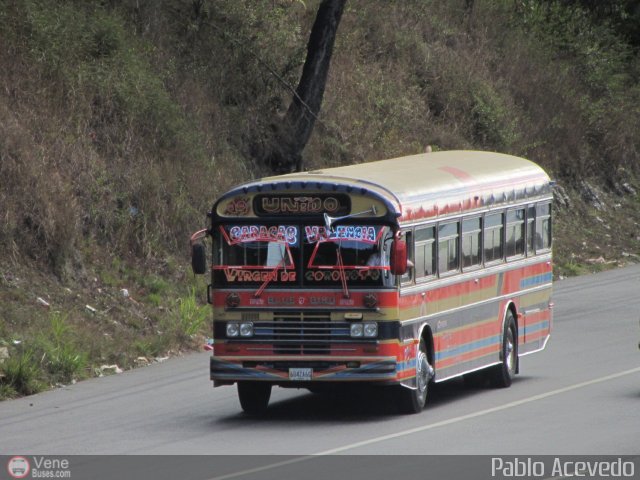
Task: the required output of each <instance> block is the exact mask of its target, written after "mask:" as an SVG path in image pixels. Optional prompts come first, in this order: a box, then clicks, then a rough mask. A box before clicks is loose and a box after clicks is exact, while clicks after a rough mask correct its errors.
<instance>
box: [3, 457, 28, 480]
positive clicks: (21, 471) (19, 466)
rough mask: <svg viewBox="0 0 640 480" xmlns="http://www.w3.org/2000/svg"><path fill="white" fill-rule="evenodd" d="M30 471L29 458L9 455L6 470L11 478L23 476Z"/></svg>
mask: <svg viewBox="0 0 640 480" xmlns="http://www.w3.org/2000/svg"><path fill="white" fill-rule="evenodd" d="M30 471H31V465H29V460H27V459H26V458H24V457H11V458H10V459H9V462H8V463H7V472H9V475H11V477H12V478H25V477H26V476H27V475H29V472H30Z"/></svg>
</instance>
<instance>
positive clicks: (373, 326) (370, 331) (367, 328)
mask: <svg viewBox="0 0 640 480" xmlns="http://www.w3.org/2000/svg"><path fill="white" fill-rule="evenodd" d="M364 336H365V337H367V338H374V337H377V336H378V324H377V323H376V322H367V323H365V324H364Z"/></svg>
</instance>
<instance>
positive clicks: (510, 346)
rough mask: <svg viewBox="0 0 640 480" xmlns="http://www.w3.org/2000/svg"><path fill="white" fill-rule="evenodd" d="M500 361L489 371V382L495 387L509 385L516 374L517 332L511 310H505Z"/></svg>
mask: <svg viewBox="0 0 640 480" xmlns="http://www.w3.org/2000/svg"><path fill="white" fill-rule="evenodd" d="M500 357H501V362H500V364H499V365H496V366H495V367H493V371H492V372H491V383H492V385H493V386H494V387H497V388H506V387H510V386H511V382H512V381H513V378H514V377H515V376H516V366H517V363H518V334H517V330H516V321H515V317H514V316H513V312H512V311H511V310H507V314H506V317H505V321H504V330H503V332H502V351H501V355H500Z"/></svg>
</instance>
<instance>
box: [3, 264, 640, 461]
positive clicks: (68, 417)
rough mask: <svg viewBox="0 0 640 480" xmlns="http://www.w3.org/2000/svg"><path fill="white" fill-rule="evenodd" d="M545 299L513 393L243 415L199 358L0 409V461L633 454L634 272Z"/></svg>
mask: <svg viewBox="0 0 640 480" xmlns="http://www.w3.org/2000/svg"><path fill="white" fill-rule="evenodd" d="M554 301H555V304H556V311H555V321H554V330H553V332H552V338H551V340H550V342H549V344H548V346H547V349H546V350H545V351H543V352H541V353H538V354H535V355H531V356H528V357H525V358H523V359H522V361H521V374H520V375H519V376H518V377H517V378H516V381H514V383H513V385H512V387H511V388H509V389H503V390H494V389H489V388H486V389H484V388H479V389H469V388H466V387H465V386H464V385H463V384H462V382H460V381H452V382H449V383H445V384H439V385H436V386H435V388H433V389H432V391H431V397H430V400H429V403H428V406H427V409H426V410H425V411H424V412H423V413H422V414H419V415H410V416H402V415H399V414H397V413H395V412H394V410H393V409H392V408H390V407H389V405H388V402H387V401H386V400H387V399H386V398H385V397H384V395H377V398H373V399H372V398H371V397H370V396H367V395H347V396H328V395H313V394H310V393H308V392H307V391H306V390H287V389H274V393H273V395H272V400H271V404H270V409H269V412H268V415H267V416H266V417H265V418H262V419H255V418H250V417H248V416H245V415H244V414H243V413H241V410H240V406H239V404H238V401H237V397H236V391H235V387H223V388H218V389H215V390H214V389H212V387H211V384H210V382H209V380H208V354H207V353H202V354H193V355H189V356H187V357H184V358H179V359H174V360H170V361H168V362H166V363H163V364H156V365H152V366H149V367H146V368H143V369H139V370H136V371H130V372H126V373H123V374H121V375H116V376H111V377H107V378H102V379H93V380H88V381H85V382H82V383H80V384H78V385H74V386H71V387H68V388H63V389H59V390H56V391H52V392H47V393H43V394H39V395H35V396H33V397H29V398H23V399H19V400H14V401H7V402H3V403H0V454H14V453H21V454H25V455H35V454H48V455H54V454H59V455H72V454H225V455H226V454H269V455H272V454H282V455H307V454H318V453H340V454H390V453H391V454H425V453H428V454H502V455H508V454H513V455H518V454H527V455H538V454H552V455H560V454H563V455H566V454H612V455H621V454H639V453H640V351H639V350H638V340H639V338H640V328H639V327H638V320H639V318H640V265H638V266H634V267H629V268H625V269H620V270H614V271H609V272H604V273H601V274H597V275H591V276H585V277H581V278H573V279H568V280H564V281H561V282H558V283H556V290H555V294H554Z"/></svg>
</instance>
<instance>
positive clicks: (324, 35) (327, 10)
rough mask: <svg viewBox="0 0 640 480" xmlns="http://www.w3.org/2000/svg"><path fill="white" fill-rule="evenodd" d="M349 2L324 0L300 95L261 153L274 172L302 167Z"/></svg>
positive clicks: (304, 69) (297, 91)
mask: <svg viewBox="0 0 640 480" xmlns="http://www.w3.org/2000/svg"><path fill="white" fill-rule="evenodd" d="M345 3H346V0H323V1H322V3H321V4H320V6H319V7H318V13H317V14H316V19H315V22H314V24H313V28H312V29H311V35H310V36H309V43H308V44H307V58H306V60H305V62H304V67H303V68H302V76H301V77H300V82H299V83H298V87H297V88H296V94H295V95H294V97H293V101H292V102H291V105H289V109H288V110H287V113H286V115H285V116H284V118H283V119H282V121H281V122H279V123H274V124H272V132H273V137H272V139H271V141H270V142H268V143H267V145H266V149H265V150H266V151H264V153H263V154H262V155H261V156H262V157H263V158H262V162H263V163H264V164H265V165H266V166H267V167H268V168H269V169H270V170H271V171H273V172H274V173H288V172H291V171H294V170H295V171H301V170H302V151H303V150H304V147H305V146H306V145H307V142H308V141H309V138H310V137H311V133H312V132H313V126H314V124H315V121H316V118H317V116H318V113H319V112H320V106H321V105H322V97H323V95H324V89H325V85H326V83H327V75H328V73H329V66H330V64H331V55H332V53H333V44H334V42H335V38H336V32H337V30H338V25H339V23H340V18H341V17H342V12H343V10H344V6H345Z"/></svg>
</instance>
